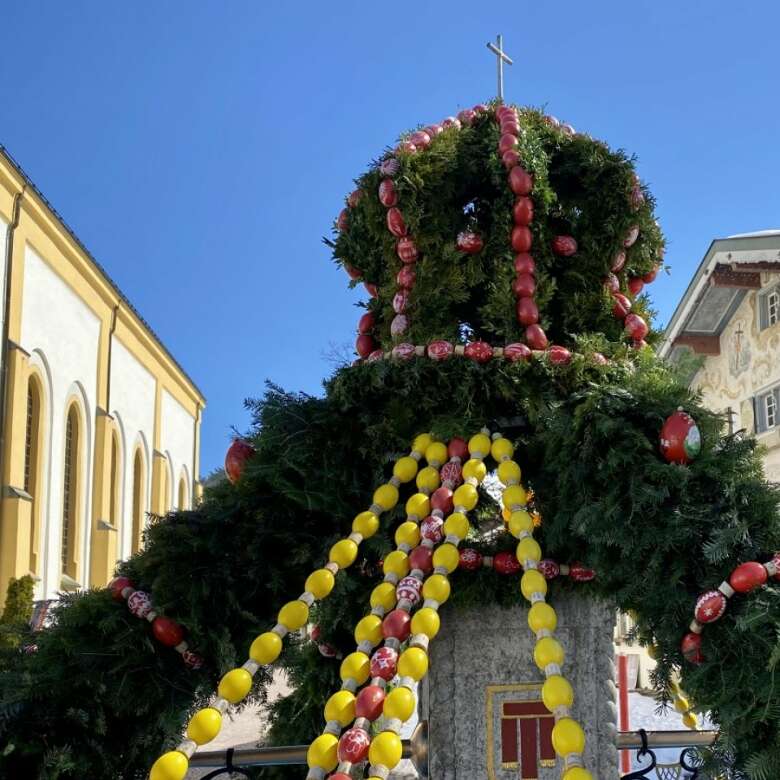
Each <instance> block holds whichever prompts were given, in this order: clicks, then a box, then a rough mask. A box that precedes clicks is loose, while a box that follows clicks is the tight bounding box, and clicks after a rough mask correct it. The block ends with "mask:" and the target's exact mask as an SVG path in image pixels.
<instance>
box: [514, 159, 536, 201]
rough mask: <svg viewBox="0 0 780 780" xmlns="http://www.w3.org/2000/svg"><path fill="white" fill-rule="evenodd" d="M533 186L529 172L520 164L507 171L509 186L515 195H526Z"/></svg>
mask: <svg viewBox="0 0 780 780" xmlns="http://www.w3.org/2000/svg"><path fill="white" fill-rule="evenodd" d="M533 186H534V181H533V178H531V174H530V173H528V171H526V170H525V169H524V168H522V167H521V166H519V165H516V166H515V167H514V168H512V169H511V170H510V171H509V187H510V189H511V190H512V192H514V193H515V195H528V194H529V193H530V192H531V190H532V189H533Z"/></svg>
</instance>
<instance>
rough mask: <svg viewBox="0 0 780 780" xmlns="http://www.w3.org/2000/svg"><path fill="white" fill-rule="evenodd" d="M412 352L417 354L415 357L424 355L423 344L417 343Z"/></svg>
mask: <svg viewBox="0 0 780 780" xmlns="http://www.w3.org/2000/svg"><path fill="white" fill-rule="evenodd" d="M414 354H415V355H417V357H425V344H418V345H417V346H416V347H415V348H414Z"/></svg>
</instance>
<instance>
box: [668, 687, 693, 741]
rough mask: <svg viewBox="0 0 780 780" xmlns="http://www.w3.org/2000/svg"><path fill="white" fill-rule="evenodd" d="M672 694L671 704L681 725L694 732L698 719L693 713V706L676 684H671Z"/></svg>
mask: <svg viewBox="0 0 780 780" xmlns="http://www.w3.org/2000/svg"><path fill="white" fill-rule="evenodd" d="M672 694H673V695H672V704H673V705H674V708H675V710H677V712H679V713H680V715H681V718H682V722H683V725H684V726H685V727H686V728H689V729H691V731H696V730H697V729H698V728H699V718H698V716H697V715H696V713H695V712H694V711H693V705H692V704H691V701H690V699H689V698H688V695H687V694H686V693H685V692H684V691H683V690H682V689H681V688H680V686H679V684H678V683H676V682H673V683H672Z"/></svg>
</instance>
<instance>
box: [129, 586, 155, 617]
mask: <svg viewBox="0 0 780 780" xmlns="http://www.w3.org/2000/svg"><path fill="white" fill-rule="evenodd" d="M127 608H128V609H129V610H130V611H131V612H132V613H133V614H134V615H135V616H136V617H138V618H145V617H146V616H147V615H148V614H149V613H150V612H151V611H152V599H151V597H150V596H149V594H148V593H144V591H142V590H136V591H133V592H132V593H131V594H130V596H129V597H128V599H127Z"/></svg>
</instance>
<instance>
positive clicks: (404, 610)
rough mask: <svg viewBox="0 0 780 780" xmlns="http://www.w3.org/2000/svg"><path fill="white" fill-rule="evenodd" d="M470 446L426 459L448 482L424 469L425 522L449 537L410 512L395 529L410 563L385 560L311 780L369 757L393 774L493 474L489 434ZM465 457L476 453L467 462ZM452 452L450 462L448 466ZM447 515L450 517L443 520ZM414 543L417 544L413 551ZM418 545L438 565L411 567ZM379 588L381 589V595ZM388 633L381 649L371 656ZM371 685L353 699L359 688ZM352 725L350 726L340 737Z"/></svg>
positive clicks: (316, 749)
mask: <svg viewBox="0 0 780 780" xmlns="http://www.w3.org/2000/svg"><path fill="white" fill-rule="evenodd" d="M464 445H465V442H463V440H461V439H453V440H452V441H451V442H450V443H449V445H448V446H444V445H443V444H440V443H438V442H437V443H435V444H432V445H431V447H429V448H428V450H426V459H427V460H428V462H429V463H430V464H431V466H432V467H433V468H435V467H436V466H441V471H440V474H441V476H443V477H444V479H443V480H442V482H441V484H440V485H439V484H438V482H437V479H436V478H435V477H434V475H433V473H428V474H423V473H422V472H421V473H420V474H419V475H418V488H419V489H420V490H421V491H422V490H426V491H427V492H428V493H430V508H431V515H430V518H426V520H427V519H432V518H433V519H436V520H439V521H442V526H441V527H442V530H443V531H444V534H446V535H444V536H442V535H441V534H438V537H437V535H436V534H435V533H434V532H432V531H429V533H428V534H427V535H426V534H424V533H421V530H420V529H418V527H417V524H422V522H424V520H421V518H420V517H419V513H415V514H413V515H409V517H408V519H407V521H406V522H405V523H404V524H403V525H402V526H399V528H398V530H397V531H396V542H397V544H398V550H397V551H396V552H399V551H400V552H401V553H402V554H404V555H405V554H406V552H407V551H408V553H409V554H408V556H407V557H406V560H405V566H402V567H400V568H396V567H395V564H394V563H393V564H392V565H391V567H390V569H391V570H390V571H388V559H390V558H391V556H393V555H394V553H390V555H388V556H387V557H386V558H385V562H384V566H385V582H384V583H382V584H380V585H379V586H377V588H375V589H374V592H373V593H372V597H371V604H372V611H371V614H370V615H367V616H366V617H364V618H362V619H361V620H360V621H359V622H358V624H357V626H356V628H355V639H356V641H357V642H358V648H357V651H356V652H355V653H352V654H351V655H348V656H347V657H346V658H345V659H344V662H343V663H342V666H341V670H340V673H341V678H342V680H343V684H342V689H341V690H340V691H338V692H337V693H335V694H333V696H331V698H330V699H329V700H328V703H327V704H326V706H325V720H326V725H325V730H324V731H323V733H322V734H320V735H319V736H318V737H317V738H316V739H314V741H313V742H312V743H311V744H310V745H309V749H308V751H307V763H308V766H309V771H308V774H307V775H306V777H307V780H323V778H324V777H325V775H326V773H328V772H333V770H334V769H335V770H336V771H335V774H333V775H331V777H349V776H350V772H351V771H352V768H353V765H355V764H357V763H360V762H363V761H365V760H366V759H368V761H369V762H370V764H371V766H370V767H369V776H370V777H376V778H387V776H388V775H389V773H390V772H391V771H392V769H393V768H394V767H395V766H396V765H397V764H398V762H399V761H400V759H401V754H402V744H401V738H400V732H401V728H402V726H403V723H404V722H405V721H406V720H408V719H409V718H410V717H411V716H412V714H413V713H414V711H415V709H416V697H415V694H414V687H415V685H416V683H417V682H419V681H420V680H421V679H422V678H423V677H424V676H425V675H426V674H427V671H428V645H429V643H430V640H431V639H433V638H434V637H435V636H436V634H437V633H438V630H439V616H438V609H439V607H440V606H441V604H443V603H444V602H446V601H447V599H448V598H449V595H450V584H449V574H451V573H452V572H453V571H454V570H455V569H456V568H457V566H458V549H457V548H458V545H459V544H460V542H461V541H462V539H463V538H465V536H466V535H467V534H468V532H469V529H470V526H469V522H468V518H467V513H468V512H469V511H471V510H473V509H474V508H475V507H476V505H477V501H478V498H479V494H478V492H477V486H478V485H479V483H480V482H481V481H482V479H484V477H485V475H486V473H487V469H486V468H485V466H484V464H483V463H482V460H483V459H484V458H485V457H486V456H487V455H488V454H489V451H490V438H489V436H488V435H487V434H486V433H484V432H483V433H481V434H477V435H476V436H473V437H472V438H471V439H470V440H469V442H468V445H467V446H464ZM466 454H469V455H471V458H470V459H469V460H468V461H467V462H466V463H465V464H463V465H461V463H462V458H463V457H464V456H465V455H466ZM447 456H449V461H448V462H447V463H444V462H443V460H444V458H446V457H447ZM424 471H426V470H424ZM461 482H462V484H461V485H460V486H459V487H458V483H461ZM421 483H422V484H421ZM453 488H454V491H453ZM421 506H422V505H421ZM447 513H449V517H448V518H447V519H446V520H444V516H445V514H447ZM429 525H430V524H429ZM412 542H414V543H415V544H416V546H415V547H414V548H413V549H408V548H410V546H411V543H412ZM417 550H427V551H429V552H431V553H432V556H430V557H431V559H432V560H431V562H432V568H431V569H428V571H427V572H426V571H425V570H424V569H422V568H412V569H411V570H409V566H410V565H411V562H412V555H413V553H414V552H416V551H417ZM400 560H401V558H400V557H399V558H398V561H399V562H400ZM426 568H427V566H426ZM402 574H403V575H404V576H403V578H402V579H400V581H399V580H398V577H399V576H401V575H402ZM426 574H427V576H426ZM396 583H397V585H396ZM413 583H416V584H413ZM388 585H389V587H387V586H388ZM393 585H396V586H395V592H394V593H393ZM380 589H381V590H382V592H378V591H380ZM421 599H424V601H423V604H422V607H421V608H419V609H418V610H417V611H416V612H415V614H414V616H413V617H412V616H411V614H410V613H411V611H412V609H413V608H414V607H415V606H417V605H418V604H419V602H420V600H421ZM375 602H376V603H375ZM372 618H373V619H372ZM380 620H381V624H380V622H379V621H380ZM382 638H384V643H383V646H382V647H380V648H379V649H377V650H376V651H374V652H373V654H372V655H371V656H370V657H369V653H371V652H372V650H373V648H374V647H375V646H376V645H377V644H378V643H379V642H380V641H381V640H382ZM407 640H408V644H407V646H406V648H405V649H404V650H403V651H401V645H402V643H405V642H407ZM396 674H398V675H400V680H399V682H398V684H397V686H396V687H394V688H393V690H392V691H391V692H390V693H389V694H386V693H385V687H386V684H387V682H388V681H389V680H391V679H393V678H394V677H395V676H396ZM366 682H368V684H367V685H365V687H363V688H362V690H361V691H360V692H359V693H358V694H357V696H355V695H354V694H355V691H356V690H357V688H358V687H359V686H360V685H364V684H365V683H366ZM350 696H351V697H352V698H351V699H350ZM353 704H354V706H352V705H353ZM380 716H384V720H383V724H382V730H381V731H380V732H379V733H378V734H376V735H375V736H373V737H371V735H370V734H371V724H372V722H373V721H375V720H377V719H378V718H379V717H380ZM353 721H354V723H353ZM350 724H352V725H351V726H350ZM347 726H350V728H349V729H348V730H347V731H345V732H344V733H343V734H342V733H341V732H342V729H343V728H345V727H347ZM339 735H341V736H340V737H339Z"/></svg>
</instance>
